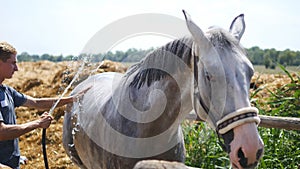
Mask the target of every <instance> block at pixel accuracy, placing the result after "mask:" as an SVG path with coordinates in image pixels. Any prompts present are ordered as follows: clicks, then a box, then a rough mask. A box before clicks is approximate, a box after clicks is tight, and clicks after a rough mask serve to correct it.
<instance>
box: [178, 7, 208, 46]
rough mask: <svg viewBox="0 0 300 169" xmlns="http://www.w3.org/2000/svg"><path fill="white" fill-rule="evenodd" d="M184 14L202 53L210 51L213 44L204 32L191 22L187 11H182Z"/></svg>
mask: <svg viewBox="0 0 300 169" xmlns="http://www.w3.org/2000/svg"><path fill="white" fill-rule="evenodd" d="M182 12H183V14H184V16H185V20H186V25H187V27H188V29H189V31H190V33H191V34H192V36H193V39H194V41H195V42H196V43H197V44H198V45H200V46H201V49H202V51H203V50H206V49H209V48H210V47H211V44H210V42H209V40H208V39H207V38H206V36H205V35H204V33H203V31H202V30H201V29H200V28H199V27H198V26H197V25H196V24H195V23H194V22H193V21H192V20H191V17H190V15H189V14H188V13H187V12H186V11H185V10H182Z"/></svg>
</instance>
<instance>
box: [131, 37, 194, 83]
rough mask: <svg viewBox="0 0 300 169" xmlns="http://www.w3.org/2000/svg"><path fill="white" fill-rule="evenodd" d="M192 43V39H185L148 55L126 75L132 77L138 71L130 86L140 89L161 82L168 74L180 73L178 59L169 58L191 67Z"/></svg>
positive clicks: (175, 41)
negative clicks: (145, 85) (179, 60)
mask: <svg viewBox="0 0 300 169" xmlns="http://www.w3.org/2000/svg"><path fill="white" fill-rule="evenodd" d="M192 43H193V41H192V39H191V38H188V37H184V38H181V39H176V40H174V41H172V42H169V43H168V44H166V45H165V46H162V47H160V48H158V49H156V50H154V51H152V52H150V53H148V54H147V55H146V57H145V58H144V59H142V60H141V61H140V62H139V63H137V64H135V65H133V66H132V67H131V68H130V69H129V70H128V71H127V74H126V75H131V74H133V73H135V72H136V71H138V73H136V74H135V76H134V79H133V81H132V82H131V83H130V86H133V87H136V88H140V87H141V86H143V85H144V84H147V86H150V85H151V84H152V83H153V82H155V81H158V80H161V79H162V78H164V77H166V76H167V75H168V74H172V73H175V72H176V71H180V67H181V66H179V65H178V63H177V62H178V60H176V58H174V59H172V58H171V59H170V57H169V56H176V57H179V58H180V59H181V60H182V61H183V62H184V63H186V64H187V66H189V67H190V60H191V56H192V55H191V52H192ZM160 68H162V69H163V70H162V69H160ZM166 70H167V71H166Z"/></svg>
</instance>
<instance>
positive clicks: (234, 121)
mask: <svg viewBox="0 0 300 169" xmlns="http://www.w3.org/2000/svg"><path fill="white" fill-rule="evenodd" d="M194 49H195V46H194V44H193V68H194V78H195V79H194V80H195V81H196V82H198V71H197V70H198V67H197V63H196V59H197V57H198V56H196V54H195V53H194V52H195V51H194ZM194 90H195V91H194V98H197V100H199V103H200V107H201V108H202V109H203V110H204V112H205V114H206V115H205V116H208V113H209V112H210V109H209V107H208V106H207V105H206V104H205V103H204V101H203V98H202V97H201V95H200V90H199V88H198V86H197V83H194ZM193 106H194V108H195V107H196V102H195V101H193ZM195 111H196V109H195ZM197 114H198V116H199V115H200V119H201V120H203V121H207V118H204V117H205V116H204V115H201V114H200V112H197ZM251 122H255V123H256V124H257V125H258V124H259V123H260V118H259V117H258V109H257V108H255V107H244V108H241V109H238V110H236V111H234V112H232V113H229V114H228V115H226V116H224V117H222V118H221V119H220V120H218V121H217V123H216V132H217V134H218V138H219V141H220V135H222V134H225V133H227V132H228V131H230V130H232V129H233V128H235V127H237V126H240V125H242V124H245V123H251ZM220 142H221V141H220ZM224 145H225V144H224V143H223V142H221V146H222V147H223V149H224V148H225V146H224ZM224 150H225V149H224Z"/></svg>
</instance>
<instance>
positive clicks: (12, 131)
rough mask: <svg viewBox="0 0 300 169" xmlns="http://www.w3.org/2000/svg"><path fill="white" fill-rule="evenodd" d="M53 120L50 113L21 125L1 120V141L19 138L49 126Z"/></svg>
mask: <svg viewBox="0 0 300 169" xmlns="http://www.w3.org/2000/svg"><path fill="white" fill-rule="evenodd" d="M51 121H52V117H51V116H50V115H49V114H48V113H44V114H43V115H42V116H41V117H40V118H39V119H37V120H34V121H31V122H28V123H24V124H19V125H18V124H16V125H6V124H4V122H3V121H0V141H3V140H12V139H15V138H18V137H20V136H21V135H23V134H25V133H28V132H30V131H32V130H34V129H36V128H48V127H49V126H50V124H51Z"/></svg>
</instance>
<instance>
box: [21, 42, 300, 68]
mask: <svg viewBox="0 0 300 169" xmlns="http://www.w3.org/2000/svg"><path fill="white" fill-rule="evenodd" d="M153 49H154V48H150V49H147V50H142V49H135V48H131V49H128V50H127V51H115V52H111V51H109V52H107V53H105V54H94V55H85V54H80V55H78V56H74V55H68V56H63V55H58V56H55V55H50V54H43V55H30V54H28V53H27V52H23V53H21V54H19V55H18V60H19V61H21V62H28V61H30V62H36V61H41V60H49V61H52V62H61V61H76V60H80V59H83V58H84V59H85V60H88V61H90V62H100V61H102V60H104V59H109V60H112V61H117V62H138V61H140V60H141V59H142V58H143V57H145V56H146V54H147V53H149V52H150V51H152V50H153ZM246 50H247V56H248V58H249V60H250V61H251V62H252V63H253V64H254V65H265V67H266V68H275V67H276V64H277V63H279V64H281V65H284V66H299V65H300V51H292V50H289V49H286V50H284V51H277V50H276V49H274V48H272V49H261V48H259V47H258V46H254V47H251V48H248V49H246Z"/></svg>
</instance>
